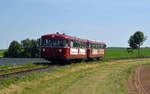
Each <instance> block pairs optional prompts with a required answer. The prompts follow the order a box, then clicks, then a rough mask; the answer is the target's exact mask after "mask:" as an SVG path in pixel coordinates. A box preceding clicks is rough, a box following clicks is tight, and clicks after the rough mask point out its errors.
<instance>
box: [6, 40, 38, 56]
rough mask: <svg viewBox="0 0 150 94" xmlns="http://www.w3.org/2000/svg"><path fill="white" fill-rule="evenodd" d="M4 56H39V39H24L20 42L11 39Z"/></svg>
mask: <svg viewBox="0 0 150 94" xmlns="http://www.w3.org/2000/svg"><path fill="white" fill-rule="evenodd" d="M4 57H11V58H38V57H40V39H36V40H35V39H32V40H30V39H25V40H22V41H21V42H18V41H15V40H14V41H12V42H11V43H10V45H9V48H8V50H7V51H6V52H5V53H4Z"/></svg>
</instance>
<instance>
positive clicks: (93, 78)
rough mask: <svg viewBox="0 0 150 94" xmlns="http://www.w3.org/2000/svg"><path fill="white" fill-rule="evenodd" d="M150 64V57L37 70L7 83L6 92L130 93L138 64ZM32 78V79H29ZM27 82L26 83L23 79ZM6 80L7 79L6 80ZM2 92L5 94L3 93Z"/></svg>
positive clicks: (16, 93) (50, 93) (34, 93)
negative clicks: (128, 86)
mask: <svg viewBox="0 0 150 94" xmlns="http://www.w3.org/2000/svg"><path fill="white" fill-rule="evenodd" d="M141 65H150V59H134V60H122V61H111V62H101V63H100V62H93V63H79V64H72V65H68V66H65V67H61V68H57V69H55V70H54V72H52V73H41V74H38V73H35V74H34V75H30V76H26V77H24V78H21V80H20V79H18V78H16V79H17V80H15V81H14V80H11V79H9V80H6V82H7V83H10V82H11V83H12V84H13V85H11V86H10V87H9V88H7V87H6V85H7V84H6V85H5V86H4V87H6V88H4V87H3V88H4V89H3V90H0V92H3V93H4V94H127V90H126V83H127V80H128V78H129V75H130V74H131V72H132V70H133V69H135V68H136V67H137V66H141ZM30 78H31V79H30ZM22 82H24V83H22ZM3 84H4V83H3ZM3 93H2V94H3Z"/></svg>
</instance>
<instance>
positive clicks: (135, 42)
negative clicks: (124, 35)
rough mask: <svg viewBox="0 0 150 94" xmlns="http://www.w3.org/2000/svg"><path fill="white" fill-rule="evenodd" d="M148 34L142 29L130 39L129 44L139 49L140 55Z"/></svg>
mask: <svg viewBox="0 0 150 94" xmlns="http://www.w3.org/2000/svg"><path fill="white" fill-rule="evenodd" d="M146 38H147V37H146V36H144V33H143V32H141V31H136V32H135V33H134V34H133V35H132V36H130V39H129V40H128V43H129V46H130V47H131V48H132V49H133V50H135V49H138V56H140V47H141V45H143V43H144V41H145V40H146Z"/></svg>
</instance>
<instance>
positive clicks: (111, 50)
mask: <svg viewBox="0 0 150 94" xmlns="http://www.w3.org/2000/svg"><path fill="white" fill-rule="evenodd" d="M140 50H141V52H140V56H150V48H141V49H140ZM137 56H138V51H137V50H134V51H133V53H128V52H127V50H126V48H124V47H122V48H121V47H108V48H106V56H105V58H128V57H137Z"/></svg>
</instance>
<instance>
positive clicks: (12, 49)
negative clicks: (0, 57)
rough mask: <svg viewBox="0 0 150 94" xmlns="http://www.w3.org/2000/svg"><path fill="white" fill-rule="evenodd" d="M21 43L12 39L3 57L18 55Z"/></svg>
mask: <svg viewBox="0 0 150 94" xmlns="http://www.w3.org/2000/svg"><path fill="white" fill-rule="evenodd" d="M20 53H21V44H20V43H19V42H17V41H12V42H11V43H10V46H9V48H8V51H6V52H5V53H4V57H20Z"/></svg>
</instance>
